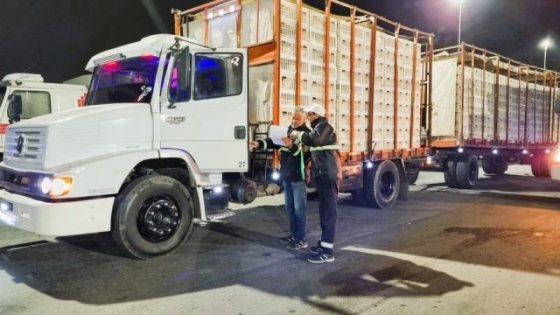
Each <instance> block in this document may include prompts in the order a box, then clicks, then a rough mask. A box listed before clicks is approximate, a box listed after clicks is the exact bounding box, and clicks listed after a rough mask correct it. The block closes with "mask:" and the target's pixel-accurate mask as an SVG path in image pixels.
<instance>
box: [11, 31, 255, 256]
mask: <svg viewBox="0 0 560 315" xmlns="http://www.w3.org/2000/svg"><path fill="white" fill-rule="evenodd" d="M86 69H87V70H89V71H91V72H92V81H91V84H90V87H89V90H88V94H87V99H86V103H85V106H84V107H81V108H77V109H73V110H72V109H71V110H67V111H64V112H59V113H54V114H51V115H47V116H43V117H39V118H35V119H31V120H28V121H23V122H21V123H18V124H17V125H13V126H9V127H8V129H7V133H6V142H7V146H6V154H5V157H4V162H3V163H2V164H0V185H1V187H2V189H1V190H0V219H1V221H3V222H4V223H7V224H9V225H11V226H14V227H16V228H19V229H23V230H26V231H30V232H34V233H37V234H41V235H52V236H64V235H77V234H88V233H97V232H108V231H112V234H113V237H114V239H115V241H116V243H117V244H118V245H119V246H120V247H121V248H122V249H123V250H124V251H125V252H126V253H128V254H129V255H130V256H132V257H136V258H141V259H148V258H152V257H156V256H161V255H166V254H170V253H172V252H174V251H175V250H177V249H178V248H179V247H180V246H181V245H182V244H183V243H185V242H186V240H187V239H188V237H189V235H190V233H191V230H192V227H193V223H194V222H195V220H200V221H206V220H208V219H209V218H210V217H211V216H212V215H213V214H215V213H219V212H218V211H220V210H225V209H226V208H227V205H228V201H234V202H235V201H236V202H240V203H249V202H251V201H253V200H254V199H255V197H256V195H257V193H256V185H255V183H254V182H252V181H249V180H247V179H245V178H244V177H243V175H242V174H243V173H244V172H247V169H248V158H249V148H248V144H249V142H248V100H247V95H248V93H247V86H248V85H247V83H248V63H247V50H246V49H233V48H232V49H214V48H209V47H206V46H203V45H200V44H197V43H196V42H194V41H192V40H189V39H187V38H184V37H179V36H173V35H153V36H149V37H146V38H144V39H142V40H140V41H138V42H135V43H132V44H128V45H125V46H121V47H118V48H114V49H111V50H108V51H105V52H102V53H99V54H97V55H96V56H94V57H92V58H91V60H90V61H89V62H88V64H87V67H86ZM224 155H227V157H228V158H227V159H225V158H223V157H224ZM230 192H231V194H230Z"/></svg>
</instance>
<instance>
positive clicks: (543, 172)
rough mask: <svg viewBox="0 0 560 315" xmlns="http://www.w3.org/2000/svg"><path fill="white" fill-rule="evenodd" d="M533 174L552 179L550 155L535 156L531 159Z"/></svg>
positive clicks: (540, 154) (539, 154) (538, 154)
mask: <svg viewBox="0 0 560 315" xmlns="http://www.w3.org/2000/svg"><path fill="white" fill-rule="evenodd" d="M531 172H532V173H533V176H535V177H550V161H549V154H542V153H537V154H535V155H534V156H533V158H532V159H531Z"/></svg>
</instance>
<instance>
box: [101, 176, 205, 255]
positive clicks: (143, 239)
mask: <svg viewBox="0 0 560 315" xmlns="http://www.w3.org/2000/svg"><path fill="white" fill-rule="evenodd" d="M113 212H114V220H113V229H112V234H113V239H114V240H115V242H116V243H117V245H118V246H119V247H120V248H121V249H123V250H124V252H125V253H127V254H128V255H129V256H131V257H134V258H140V259H150V258H154V257H158V256H165V255H169V254H171V253H173V252H175V251H177V249H179V248H180V247H181V246H182V245H183V244H184V243H185V242H186V241H187V239H188V238H189V236H190V234H191V231H192V227H193V214H194V204H193V199H192V197H191V194H190V192H189V191H188V190H187V189H186V188H185V186H183V184H181V183H180V182H178V181H177V180H175V179H173V178H171V177H168V176H162V175H149V176H143V177H140V178H137V179H135V180H134V181H132V182H131V183H130V184H128V185H127V186H126V187H125V188H124V190H123V191H122V192H121V193H120V194H119V195H118V197H117V198H116V200H115V206H114V209H113Z"/></svg>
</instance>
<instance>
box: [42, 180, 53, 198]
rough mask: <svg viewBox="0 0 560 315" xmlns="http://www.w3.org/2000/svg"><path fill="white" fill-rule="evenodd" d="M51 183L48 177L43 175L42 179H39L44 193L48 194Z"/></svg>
mask: <svg viewBox="0 0 560 315" xmlns="http://www.w3.org/2000/svg"><path fill="white" fill-rule="evenodd" d="M52 183H53V182H52V179H51V178H50V177H44V178H43V180H41V192H42V193H43V194H45V195H46V194H48V193H49V191H50V190H51V188H52Z"/></svg>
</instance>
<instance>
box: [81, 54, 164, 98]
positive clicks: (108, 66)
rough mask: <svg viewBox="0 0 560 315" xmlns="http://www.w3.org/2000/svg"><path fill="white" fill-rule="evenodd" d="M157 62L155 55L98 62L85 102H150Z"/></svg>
mask: <svg viewBox="0 0 560 315" xmlns="http://www.w3.org/2000/svg"><path fill="white" fill-rule="evenodd" d="M158 64H159V58H158V57H156V56H141V57H134V58H128V59H123V60H119V61H115V62H109V63H105V64H102V65H100V66H97V67H96V68H95V70H94V71H93V78H92V81H91V85H90V88H89V92H88V99H87V101H86V106H87V105H103V104H112V103H150V101H151V99H152V91H153V90H154V81H155V77H156V73H157V68H158Z"/></svg>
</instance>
